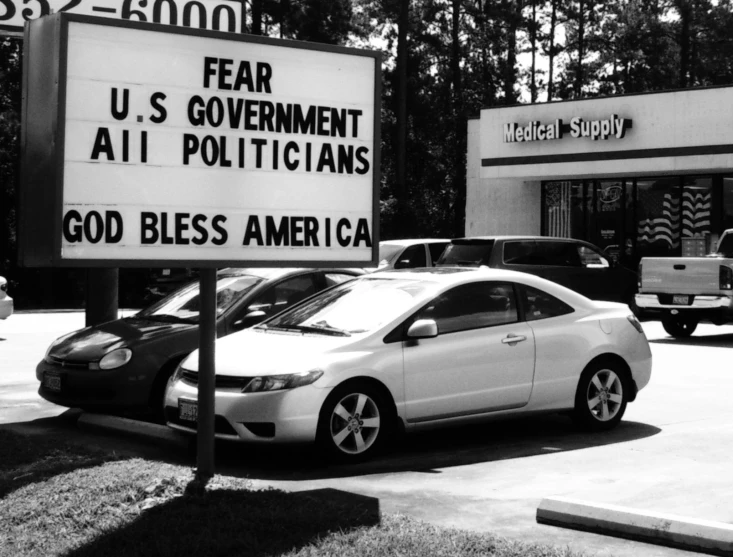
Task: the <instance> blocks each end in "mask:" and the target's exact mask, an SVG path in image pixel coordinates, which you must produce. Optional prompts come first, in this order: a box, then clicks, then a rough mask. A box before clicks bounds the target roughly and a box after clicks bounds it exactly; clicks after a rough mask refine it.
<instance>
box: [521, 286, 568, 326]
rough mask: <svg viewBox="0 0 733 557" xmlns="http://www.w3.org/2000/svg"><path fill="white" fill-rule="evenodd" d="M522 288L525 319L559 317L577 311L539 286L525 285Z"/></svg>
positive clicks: (534, 319) (535, 319)
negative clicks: (538, 287) (539, 288)
mask: <svg viewBox="0 0 733 557" xmlns="http://www.w3.org/2000/svg"><path fill="white" fill-rule="evenodd" d="M522 290H523V296H524V303H525V316H524V319H525V321H537V320H538V319H547V318H548V317H557V316H559V315H566V314H568V313H572V312H573V311H575V310H574V309H573V308H572V307H571V306H569V305H568V304H566V303H565V302H563V301H562V300H558V299H557V298H555V296H552V295H551V294H548V293H547V292H543V291H542V290H538V289H537V288H532V287H531V286H524V287H522Z"/></svg>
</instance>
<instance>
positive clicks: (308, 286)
mask: <svg viewBox="0 0 733 557" xmlns="http://www.w3.org/2000/svg"><path fill="white" fill-rule="evenodd" d="M362 272H363V271H361V270H358V269H225V270H222V271H219V272H218V274H217V286H216V303H217V336H218V337H223V336H226V335H228V334H230V333H233V332H235V331H239V330H241V329H245V328H247V327H251V326H252V325H255V324H257V323H259V322H261V321H263V320H264V319H266V318H268V317H271V316H273V315H275V314H276V313H279V312H280V311H282V310H284V309H286V308H288V307H290V306H292V305H294V304H296V303H298V302H300V301H301V300H303V299H305V298H307V297H309V296H311V295H312V294H314V293H316V292H320V291H322V290H325V289H326V288H328V287H330V286H333V285H335V284H339V283H341V282H344V281H346V280H350V279H351V278H353V277H355V276H358V275H359V274H362ZM198 320H199V285H198V283H197V282H194V283H192V284H189V285H187V286H184V287H182V288H180V289H179V290H177V291H175V292H173V293H171V294H170V295H169V296H166V297H165V298H163V299H162V300H160V301H158V302H156V303H154V304H153V305H151V306H150V307H148V308H146V309H143V310H142V311H140V312H138V313H137V314H135V315H133V316H131V317H126V318H124V319H117V320H115V321H110V322H108V323H104V324H101V325H97V326H94V327H87V328H85V329H81V330H79V331H74V332H72V333H69V334H68V335H65V336H63V337H61V338H59V339H57V340H56V341H54V342H53V343H52V344H51V346H50V347H49V349H48V351H47V352H46V355H45V357H44V358H43V360H41V362H40V363H39V364H38V366H37V367H36V378H37V379H38V380H39V381H40V387H39V390H38V393H39V394H40V395H41V396H42V397H43V398H45V399H46V400H48V401H50V402H53V403H55V404H59V405H61V406H68V407H77V408H83V409H85V410H91V411H104V412H115V413H127V414H141V413H143V414H149V415H151V416H152V417H153V418H155V419H158V420H162V400H163V393H164V391H165V386H166V383H167V382H168V378H169V377H170V375H171V374H172V373H173V372H174V371H175V369H176V367H177V366H178V364H179V363H180V361H181V360H182V359H183V358H184V357H185V356H186V355H188V354H189V353H190V352H192V351H193V350H195V349H196V348H197V347H198V340H199V336H198Z"/></svg>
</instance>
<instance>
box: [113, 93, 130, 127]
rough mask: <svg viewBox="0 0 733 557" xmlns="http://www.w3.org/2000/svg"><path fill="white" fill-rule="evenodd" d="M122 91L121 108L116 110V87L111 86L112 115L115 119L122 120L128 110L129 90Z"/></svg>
mask: <svg viewBox="0 0 733 557" xmlns="http://www.w3.org/2000/svg"><path fill="white" fill-rule="evenodd" d="M122 91H123V93H122V110H117V87H112V116H113V117H114V119H115V120H124V119H125V118H127V113H128V112H129V110H130V90H129V89H123V90H122Z"/></svg>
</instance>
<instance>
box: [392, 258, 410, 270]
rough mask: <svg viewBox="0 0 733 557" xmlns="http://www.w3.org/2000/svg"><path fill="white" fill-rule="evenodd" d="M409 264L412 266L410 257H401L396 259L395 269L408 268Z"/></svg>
mask: <svg viewBox="0 0 733 557" xmlns="http://www.w3.org/2000/svg"><path fill="white" fill-rule="evenodd" d="M409 266H410V260H409V259H400V260H399V261H396V262H395V264H394V268H395V269H407V268H408V267H409Z"/></svg>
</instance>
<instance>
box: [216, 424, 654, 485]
mask: <svg viewBox="0 0 733 557" xmlns="http://www.w3.org/2000/svg"><path fill="white" fill-rule="evenodd" d="M660 431H661V430H660V429H659V428H656V427H653V426H650V425H647V424H642V423H637V422H624V421H622V422H621V423H620V424H619V426H618V427H617V428H616V429H614V430H612V431H609V432H603V433H587V432H581V431H579V430H578V429H577V428H576V427H575V426H574V424H573V423H572V422H571V420H570V419H569V418H567V417H565V416H560V415H558V416H554V415H553V416H544V417H538V418H525V419H514V420H506V421H503V420H502V421H496V422H492V423H489V424H481V425H473V426H470V427H467V426H463V427H460V428H449V429H442V430H439V431H435V432H425V433H416V434H412V435H407V436H403V437H401V438H400V439H398V440H397V441H396V442H395V443H394V446H393V447H392V448H391V449H390V450H388V451H387V452H385V453H384V454H383V455H382V456H380V457H378V458H375V459H374V460H370V461H368V462H364V463H360V464H352V465H337V464H333V463H328V462H325V461H324V460H323V459H322V458H321V457H320V455H318V453H317V452H316V450H315V449H314V448H312V447H300V448H298V449H294V448H293V447H260V446H252V445H239V444H232V443H219V444H217V445H216V449H215V450H216V463H217V469H218V471H219V473H226V474H231V475H234V476H240V475H243V476H246V477H248V478H251V479H261V480H290V481H298V480H301V481H302V480H317V479H327V478H339V477H351V476H361V475H369V474H385V473H395V472H406V471H412V472H424V473H429V474H430V473H436V474H438V473H440V470H439V469H440V468H447V467H452V466H464V465H467V464H476V463H481V462H494V461H500V460H507V459H514V458H523V457H528V456H541V455H544V454H551V453H557V452H564V451H573V450H579V449H587V448H591V447H599V446H603V445H611V444H615V443H623V442H626V441H633V440H636V439H643V438H645V437H651V436H652V435H656V434H657V433H659V432H660Z"/></svg>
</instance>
